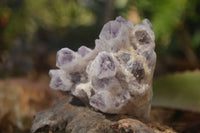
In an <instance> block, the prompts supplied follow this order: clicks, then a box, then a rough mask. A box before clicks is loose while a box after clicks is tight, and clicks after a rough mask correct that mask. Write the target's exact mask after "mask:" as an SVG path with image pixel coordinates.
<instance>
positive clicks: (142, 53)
mask: <svg viewBox="0 0 200 133" xmlns="http://www.w3.org/2000/svg"><path fill="white" fill-rule="evenodd" d="M154 40H155V36H154V32H153V30H152V25H151V23H150V21H149V20H148V19H144V20H143V21H142V24H138V25H135V26H134V25H133V23H132V22H130V21H127V20H125V19H124V18H122V17H117V18H116V19H115V20H114V21H109V22H108V23H106V24H105V25H104V26H103V29H102V30H101V32H100V35H99V39H96V40H95V48H94V49H93V50H92V49H90V48H87V47H85V46H81V47H80V48H79V49H78V50H77V51H76V52H75V51H72V50H70V49H68V48H62V49H61V50H59V51H58V52H57V60H56V66H57V67H58V68H59V69H56V70H50V72H49V74H50V76H51V81H50V87H51V88H53V89H56V90H62V91H67V92H69V93H71V94H72V95H74V96H75V97H77V98H79V99H80V100H82V101H83V102H84V103H85V104H86V105H89V106H91V107H93V108H95V109H96V110H99V111H101V112H104V113H110V114H129V115H133V116H136V117H138V118H148V116H149V113H150V109H151V99H152V77H153V73H154V68H155V64H156V53H155V51H154V48H155V42H154Z"/></svg>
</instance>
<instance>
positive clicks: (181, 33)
mask: <svg viewBox="0 0 200 133" xmlns="http://www.w3.org/2000/svg"><path fill="white" fill-rule="evenodd" d="M199 13H200V1H199V0H192V1H189V0H162V1H160V0H151V1H148V0H57V1H55V0H38V1H36V0H1V1H0V78H7V77H13V76H23V75H31V74H32V75H33V74H35V75H37V74H38V73H47V72H48V70H49V69H50V68H52V67H55V59H54V58H55V53H56V51H58V50H59V49H61V48H63V47H69V48H71V49H73V50H76V49H77V48H78V47H79V46H80V45H86V46H88V47H91V48H93V47H94V40H95V39H96V38H98V34H99V33H100V30H101V28H102V26H103V24H105V23H106V22H107V21H109V20H112V19H115V17H116V16H119V15H120V16H123V17H125V18H126V19H128V20H130V21H132V22H133V23H134V24H137V23H140V22H141V20H142V19H143V18H148V19H149V20H150V21H151V22H152V24H153V30H154V32H155V35H156V52H157V57H158V61H157V68H156V72H155V76H156V77H157V76H160V75H163V74H167V73H171V72H177V71H185V70H194V69H197V68H199V66H200V65H199V64H200V25H199V23H200V15H199Z"/></svg>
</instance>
